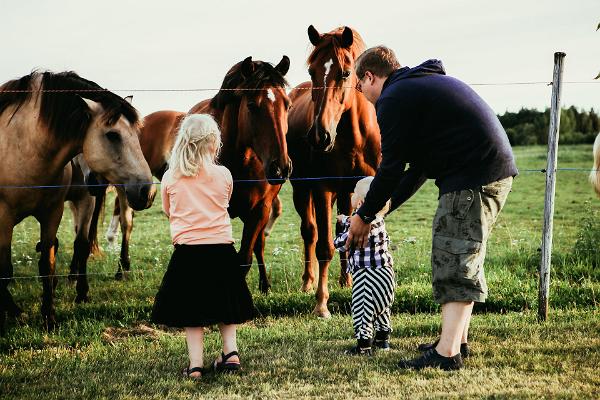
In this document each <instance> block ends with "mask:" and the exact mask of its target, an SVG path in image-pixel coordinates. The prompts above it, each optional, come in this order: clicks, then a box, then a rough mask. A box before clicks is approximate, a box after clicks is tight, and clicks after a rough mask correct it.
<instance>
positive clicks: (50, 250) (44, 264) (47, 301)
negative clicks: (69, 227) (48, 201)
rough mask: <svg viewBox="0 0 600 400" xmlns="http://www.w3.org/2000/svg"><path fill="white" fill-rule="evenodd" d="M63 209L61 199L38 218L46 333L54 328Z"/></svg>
mask: <svg viewBox="0 0 600 400" xmlns="http://www.w3.org/2000/svg"><path fill="white" fill-rule="evenodd" d="M63 209H64V199H61V200H60V201H59V202H58V203H57V204H56V205H55V207H49V208H48V210H50V211H49V214H48V215H46V216H44V217H43V218H38V221H39V222H40V227H41V235H40V251H41V255H40V260H39V262H38V266H39V271H40V275H41V276H42V285H43V294H42V307H41V312H42V318H43V320H44V325H45V327H46V329H47V330H48V331H50V330H53V329H54V327H55V326H56V315H55V310H54V289H55V287H56V283H57V279H56V276H55V275H54V273H55V268H56V247H57V246H56V231H57V230H58V226H59V225H60V220H61V218H62V214H63Z"/></svg>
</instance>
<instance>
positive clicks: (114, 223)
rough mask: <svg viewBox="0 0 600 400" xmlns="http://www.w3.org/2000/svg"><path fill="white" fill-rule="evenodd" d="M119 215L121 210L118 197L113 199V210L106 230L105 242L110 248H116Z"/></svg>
mask: <svg viewBox="0 0 600 400" xmlns="http://www.w3.org/2000/svg"><path fill="white" fill-rule="evenodd" d="M120 215H121V209H120V206H119V197H117V198H115V207H114V209H113V216H112V218H111V220H110V224H109V225H108V229H107V230H106V240H107V241H108V245H109V246H110V247H115V246H116V243H115V242H116V240H117V235H118V234H119V216H120Z"/></svg>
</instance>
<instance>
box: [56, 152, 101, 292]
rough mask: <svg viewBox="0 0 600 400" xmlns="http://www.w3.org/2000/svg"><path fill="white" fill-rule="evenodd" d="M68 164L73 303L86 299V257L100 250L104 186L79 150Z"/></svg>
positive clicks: (67, 194)
mask: <svg viewBox="0 0 600 400" xmlns="http://www.w3.org/2000/svg"><path fill="white" fill-rule="evenodd" d="M70 167H71V170H72V173H71V183H70V185H69V189H68V191H67V193H66V198H65V201H66V202H67V203H68V204H69V207H70V208H71V212H72V214H73V229H74V231H75V241H74V243H73V257H72V258H71V264H70V265H69V280H70V281H76V282H77V285H76V291H77V297H76V298H75V303H82V302H88V301H89V297H88V292H89V284H88V280H87V261H88V258H89V256H90V254H100V248H99V246H98V235H97V227H98V220H99V218H100V213H101V211H102V210H103V205H104V198H105V192H106V190H105V186H104V183H103V181H102V179H101V178H98V177H96V175H95V174H94V173H93V172H92V171H91V170H90V168H89V166H88V165H87V163H86V162H85V160H84V158H83V154H78V155H77V156H76V157H75V158H73V159H72V160H71V162H70Z"/></svg>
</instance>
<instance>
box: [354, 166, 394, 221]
mask: <svg viewBox="0 0 600 400" xmlns="http://www.w3.org/2000/svg"><path fill="white" fill-rule="evenodd" d="M371 182H373V177H372V176H367V177H366V178H362V179H361V180H360V181H358V182H356V186H354V193H353V194H352V199H351V202H352V207H354V208H358V206H359V205H360V204H362V203H363V201H365V197H367V193H368V192H369V188H370V187H371ZM390 203H391V202H390V200H388V201H387V202H386V203H385V206H383V208H382V209H381V210H379V212H378V213H377V216H379V217H381V218H383V217H384V216H385V214H387V212H388V211H389V210H390Z"/></svg>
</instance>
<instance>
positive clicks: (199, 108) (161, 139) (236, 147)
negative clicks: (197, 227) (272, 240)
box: [107, 56, 292, 293]
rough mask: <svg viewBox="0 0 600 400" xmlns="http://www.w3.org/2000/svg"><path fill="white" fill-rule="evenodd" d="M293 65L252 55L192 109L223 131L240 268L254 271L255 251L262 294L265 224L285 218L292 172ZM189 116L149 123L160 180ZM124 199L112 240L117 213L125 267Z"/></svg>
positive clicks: (147, 134)
mask: <svg viewBox="0 0 600 400" xmlns="http://www.w3.org/2000/svg"><path fill="white" fill-rule="evenodd" d="M289 65H290V61H289V58H288V57H287V56H283V57H282V59H281V61H280V62H279V64H277V65H276V66H273V65H272V64H270V63H267V62H263V61H253V60H252V57H247V58H246V59H244V60H243V61H240V62H238V63H237V64H235V65H234V66H233V67H231V68H230V70H229V71H228V72H227V74H226V75H225V78H224V80H223V83H222V85H221V88H220V89H219V92H218V93H217V94H216V95H215V96H214V97H213V98H211V99H207V100H204V101H201V102H199V103H198V104H196V105H195V106H193V107H192V108H191V109H190V110H189V112H188V114H195V113H207V114H210V115H212V116H213V117H214V118H215V120H216V121H217V123H218V124H219V126H220V128H221V135H222V142H223V147H222V149H221V153H220V155H219V163H221V164H222V165H224V166H226V167H227V168H228V169H229V170H230V171H231V174H232V176H233V179H234V189H233V194H232V198H231V201H230V205H229V214H230V216H231V217H232V218H235V217H239V218H240V219H241V220H242V222H243V223H244V228H243V234H242V241H241V244H240V250H239V252H238V253H239V255H240V263H241V264H242V265H244V266H248V268H249V266H250V265H251V264H252V253H253V252H254V255H255V256H256V259H257V264H258V268H259V275H260V278H259V289H260V290H261V291H262V292H263V293H267V292H268V291H269V288H270V287H271V284H270V282H269V278H268V276H267V271H266V267H265V263H264V246H265V232H264V231H265V226H266V224H267V222H268V221H269V216H270V215H271V214H273V213H275V214H277V215H278V214H281V203H280V201H279V199H278V197H277V195H278V193H279V190H280V189H281V186H282V184H283V182H284V181H285V180H286V179H287V178H288V177H289V176H290V173H291V170H292V165H291V160H290V159H289V157H288V155H287V143H286V139H285V135H286V134H287V116H288V110H289V109H290V107H291V101H290V99H289V98H288V96H287V94H286V92H285V87H286V86H287V82H286V80H285V74H286V73H287V71H288V69H289ZM184 116H185V114H184V113H182V112H177V111H158V112H156V113H153V114H150V115H148V116H147V117H146V118H145V119H144V128H143V129H142V135H141V138H140V141H141V144H142V151H143V152H144V155H145V156H146V159H147V160H148V164H149V165H150V168H151V169H152V172H153V173H154V174H155V175H156V176H157V177H159V178H162V174H163V173H164V171H165V169H166V165H167V160H168V155H169V153H170V151H171V148H172V146H173V143H174V139H175V135H176V131H177V128H178V126H179V123H180V122H181V119H182V118H183V117H184ZM118 200H119V206H120V211H115V213H114V216H113V223H111V227H109V232H108V233H107V237H114V236H115V232H116V226H117V218H116V215H118V214H120V215H121V217H120V223H121V230H122V232H123V238H122V244H121V261H120V263H121V264H122V265H127V266H128V265H129V262H128V260H126V259H125V257H126V255H127V250H126V248H127V246H128V241H129V235H130V232H131V221H132V216H130V215H129V214H127V212H125V214H126V215H125V217H124V216H123V213H124V211H123V208H124V207H123V204H124V202H123V201H121V197H120V196H119V199H118ZM273 202H274V203H275V205H276V207H275V209H274V210H272V204H273ZM115 210H117V206H115Z"/></svg>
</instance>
